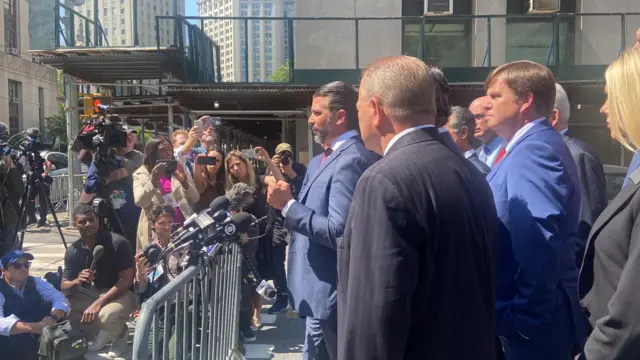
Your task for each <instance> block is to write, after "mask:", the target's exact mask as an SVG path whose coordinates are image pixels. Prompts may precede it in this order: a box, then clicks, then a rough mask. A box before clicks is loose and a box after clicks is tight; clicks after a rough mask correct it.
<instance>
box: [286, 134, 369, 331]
mask: <svg viewBox="0 0 640 360" xmlns="http://www.w3.org/2000/svg"><path fill="white" fill-rule="evenodd" d="M379 158H380V157H379V156H378V155H376V154H375V153H373V152H371V151H369V150H367V148H365V146H364V143H363V142H362V139H361V138H360V137H359V136H356V137H353V138H351V139H349V140H346V141H345V142H344V143H343V144H342V145H341V146H340V147H339V148H338V150H336V151H334V152H333V153H332V154H331V155H330V156H329V157H327V159H326V160H325V161H324V163H322V164H320V162H321V159H322V154H321V155H318V156H316V157H314V158H313V159H312V160H311V162H309V168H308V170H307V174H306V175H305V177H304V182H303V183H302V189H301V190H300V194H299V195H298V202H295V203H293V204H292V205H291V206H290V207H289V209H288V211H287V214H286V216H285V221H284V223H285V227H286V228H288V229H290V230H292V234H291V240H290V243H289V259H288V263H287V264H288V268H287V275H288V276H287V283H288V286H289V291H290V293H291V299H290V300H291V304H292V306H293V307H294V309H295V310H296V311H297V312H298V313H300V314H302V315H305V316H309V317H312V318H317V319H327V318H328V317H329V315H330V314H331V312H332V311H334V310H335V305H336V301H337V294H336V291H337V290H336V287H337V285H336V280H337V273H336V272H337V270H336V269H337V263H336V262H337V259H336V257H337V252H336V241H337V239H338V238H339V237H341V236H342V234H343V233H344V226H345V223H346V222H347V215H348V214H349V206H350V205H351V197H352V196H353V191H354V190H355V188H356V183H357V182H358V179H360V175H362V173H363V172H364V171H365V170H366V169H367V168H369V166H371V165H372V164H373V163H374V162H376V161H377V160H378V159H379Z"/></svg>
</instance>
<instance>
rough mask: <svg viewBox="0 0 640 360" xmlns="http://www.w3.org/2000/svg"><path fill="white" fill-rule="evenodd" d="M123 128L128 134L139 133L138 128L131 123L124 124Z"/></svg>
mask: <svg viewBox="0 0 640 360" xmlns="http://www.w3.org/2000/svg"><path fill="white" fill-rule="evenodd" d="M122 130H124V131H125V132H126V133H127V134H130V133H134V134H137V133H138V130H136V129H135V128H133V127H130V126H129V125H122Z"/></svg>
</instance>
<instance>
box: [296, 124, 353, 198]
mask: <svg viewBox="0 0 640 360" xmlns="http://www.w3.org/2000/svg"><path fill="white" fill-rule="evenodd" d="M356 142H362V139H361V138H360V136H354V137H352V138H350V139H347V140H345V142H344V143H342V145H340V147H339V148H338V150H337V151H334V152H333V153H331V155H329V157H327V158H326V159H325V161H324V162H323V163H322V164H319V165H318V169H317V170H315V171H314V172H313V174H311V175H310V176H309V178H308V179H307V180H308V181H307V180H305V184H304V185H303V187H302V191H301V192H300V200H302V199H304V198H305V196H306V195H307V192H308V191H309V188H311V185H312V184H313V182H314V181H315V180H316V179H317V178H318V176H320V174H322V171H324V169H326V168H327V167H328V166H329V165H330V164H331V163H332V162H334V161H335V160H336V159H337V158H338V156H340V154H342V152H343V151H344V150H346V149H347V148H348V147H349V146H351V145H353V144H355V143H356ZM320 161H322V157H320Z"/></svg>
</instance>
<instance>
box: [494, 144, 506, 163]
mask: <svg viewBox="0 0 640 360" xmlns="http://www.w3.org/2000/svg"><path fill="white" fill-rule="evenodd" d="M506 154H507V148H506V147H503V148H502V149H501V150H500V152H499V153H498V156H496V160H495V161H494V162H493V166H496V165H498V163H499V162H500V160H502V158H503V157H504V156H505V155H506Z"/></svg>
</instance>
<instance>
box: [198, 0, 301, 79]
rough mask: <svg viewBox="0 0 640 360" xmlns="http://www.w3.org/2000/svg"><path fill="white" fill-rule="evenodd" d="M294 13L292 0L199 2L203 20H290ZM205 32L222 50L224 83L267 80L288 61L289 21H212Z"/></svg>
mask: <svg viewBox="0 0 640 360" xmlns="http://www.w3.org/2000/svg"><path fill="white" fill-rule="evenodd" d="M293 10H294V4H293V0H200V1H199V2H198V14H199V16H203V17H205V16H209V17H291V16H292V15H293ZM245 24H246V26H245ZM203 30H204V32H205V33H206V34H207V35H208V36H209V37H210V38H211V39H212V40H213V41H215V42H216V43H217V44H218V46H219V47H220V66H221V67H222V79H223V81H227V82H232V81H244V82H246V81H248V82H262V81H267V80H268V79H269V77H270V76H271V74H273V73H274V72H275V71H276V69H277V68H278V67H280V66H282V65H283V64H285V62H286V60H287V59H288V49H289V35H288V34H289V33H288V27H287V23H286V21H282V20H247V21H246V22H245V21H243V20H222V19H220V20H218V19H213V20H205V21H204V29H203ZM247 47H248V48H247Z"/></svg>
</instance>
